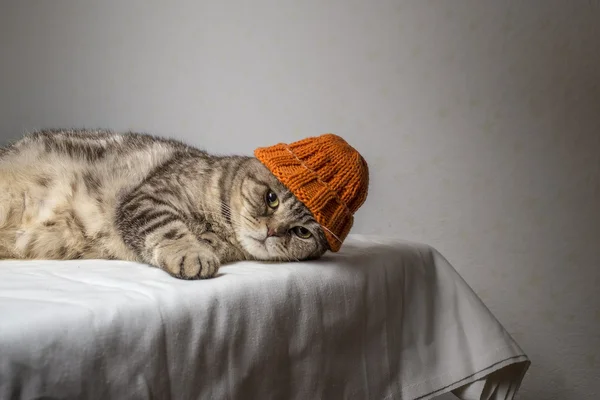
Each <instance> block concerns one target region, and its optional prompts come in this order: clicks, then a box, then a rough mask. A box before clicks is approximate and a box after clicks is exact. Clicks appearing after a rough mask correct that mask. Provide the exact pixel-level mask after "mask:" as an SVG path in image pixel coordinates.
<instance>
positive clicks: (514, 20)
mask: <svg viewBox="0 0 600 400" xmlns="http://www.w3.org/2000/svg"><path fill="white" fill-rule="evenodd" d="M84 3H86V4H84ZM0 13H1V14H0V60H1V61H0V134H1V138H2V141H4V142H5V141H7V140H9V139H14V138H16V137H18V136H19V135H20V134H21V133H22V132H24V131H26V130H32V129H35V128H42V127H71V126H75V127H107V128H112V129H115V130H125V129H133V130H142V131H146V132H150V133H155V134H161V135H172V136H175V137H178V138H181V139H185V140H186V141H188V142H190V143H192V144H195V145H199V146H202V147H205V148H207V149H209V150H212V151H216V152H222V153H250V152H251V151H252V150H253V149H254V147H256V146H262V145H269V144H274V143H276V142H279V141H289V140H295V139H300V138H303V137H305V136H309V135H316V134H320V133H323V132H335V133H338V134H340V135H343V136H345V137H346V138H347V139H348V141H349V142H350V143H352V144H353V145H355V146H356V147H357V148H359V149H360V150H361V151H362V152H363V153H364V156H365V157H366V158H367V160H368V161H369V162H370V165H371V171H372V187H371V192H370V196H369V199H368V201H367V203H366V204H365V206H364V208H362V209H361V210H360V211H359V213H358V215H357V224H356V227H355V232H362V233H375V234H384V235H394V236H398V237H401V238H404V239H407V240H411V241H421V242H426V243H429V244H432V245H434V246H435V247H437V248H438V249H439V250H441V251H442V253H444V254H445V255H446V257H447V258H448V259H449V260H450V261H451V262H452V263H453V264H454V265H455V266H456V268H457V270H458V271H459V272H460V273H461V274H462V275H463V276H464V277H465V279H466V280H467V281H468V282H469V283H470V284H471V285H472V286H473V288H474V289H475V290H476V291H477V293H478V294H479V295H480V296H481V297H482V298H483V300H484V301H485V302H486V303H487V304H488V305H489V307H490V308H491V310H492V311H493V312H494V313H495V314H496V315H497V316H498V318H499V319H500V320H501V322H502V323H503V324H504V325H505V326H506V327H507V329H508V330H509V331H510V332H511V333H512V334H513V335H514V336H515V338H516V339H517V341H518V342H519V343H520V344H521V345H522V346H523V347H524V349H525V350H526V351H527V352H528V354H529V355H530V356H531V358H532V360H533V366H532V368H531V370H530V373H529V374H528V376H527V377H526V379H525V383H524V386H523V388H522V395H521V398H523V399H531V400H539V399H550V400H552V399H556V400H564V399H577V400H579V399H592V398H597V397H598V396H600V391H599V390H600V389H599V383H598V376H599V375H600V367H599V365H600V354H599V352H598V349H600V334H599V332H600V304H599V303H600V294H599V289H598V286H599V285H600V250H599V247H600V183H599V181H600V3H599V2H598V1H589V0H575V1H559V0H547V1H545V0H539V1H535V0H531V1H526V2H507V1H467V0H455V1H423V0H415V1H402V2H400V1H383V0H381V1H367V0H364V1H359V0H350V1H348V0H328V1H323V0H307V1H302V2H300V1H295V2H293V1H284V0H277V1H276V0H256V1H252V2H250V1H243V0H229V1H212V2H207V1H190V2H184V1H171V2H168V3H167V2H160V1H143V2H142V1H133V0H129V1H107V0H104V1H102V2H81V1H64V0H55V1H16V0H14V1H4V2H3V3H2V7H1V11H0Z"/></svg>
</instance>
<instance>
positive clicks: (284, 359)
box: [0, 235, 529, 400]
mask: <svg viewBox="0 0 600 400" xmlns="http://www.w3.org/2000/svg"><path fill="white" fill-rule="evenodd" d="M528 366H529V360H528V358H527V357H526V355H525V354H524V353H523V351H522V350H521V349H520V348H519V346H518V345H517V343H515V341H514V340H513V339H512V338H511V337H510V335H509V334H508V333H507V332H506V331H505V330H504V329H503V327H502V326H501V324H500V323H499V322H498V321H497V320H496V319H495V318H494V316H493V315H492V314H491V313H490V312H489V311H488V309H487V308H486V307H485V306H484V304H483V303H482V302H481V301H480V299H479V298H478V297H477V296H476V295H475V294H474V292H473V291H472V290H471V289H470V288H469V287H468V286H467V284H466V283H465V282H464V281H463V279H462V278H461V277H460V276H459V275H458V274H457V272H456V271H455V270H454V268H452V266H451V265H449V264H448V262H447V261H446V260H445V259H444V258H443V257H442V256H441V255H440V254H439V253H438V252H436V251H435V250H433V249H431V248H430V247H428V246H425V245H419V244H409V243H404V242H399V241H394V240H387V239H386V240H384V239H382V238H373V237H364V236H357V235H351V236H350V237H349V239H348V241H347V242H346V244H345V245H344V246H343V248H342V251H341V252H340V253H337V254H327V255H326V256H325V257H323V258H322V259H320V260H318V261H313V262H305V263H287V264H260V263H252V262H241V263H236V264H233V265H229V266H225V267H222V268H221V270H220V275H219V276H218V277H216V278H214V279H210V280H205V281H181V280H177V279H174V278H171V277H169V276H168V275H167V274H166V273H164V272H162V271H160V270H158V269H155V268H151V267H148V266H145V265H140V264H135V263H128V262H120V261H95V260H87V261H68V262H64V261H29V262H24V261H2V262H0V399H35V398H40V397H44V396H46V397H45V398H54V399H161V400H162V399H167V400H168V399H173V400H175V399H178V400H179V399H261V400H264V399H299V400H300V399H301V400H313V399H328V400H329V399H361V400H362V399H428V398H432V397H435V396H437V395H439V394H442V393H445V392H448V391H451V390H454V389H458V388H461V387H462V388H461V389H458V390H456V391H455V393H457V394H459V395H461V396H462V397H463V398H467V399H471V398H476V399H479V398H485V399H487V398H489V399H511V398H513V396H514V393H515V392H516V391H517V389H518V386H519V384H520V382H521V379H522V377H523V375H524V373H525V371H526V370H527V368H528ZM465 385H466V386H465ZM488 394H489V397H485V396H487V395H488Z"/></svg>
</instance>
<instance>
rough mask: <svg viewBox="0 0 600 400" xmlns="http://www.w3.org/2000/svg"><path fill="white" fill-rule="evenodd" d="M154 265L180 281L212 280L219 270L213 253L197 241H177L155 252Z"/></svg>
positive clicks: (208, 247) (218, 263)
mask: <svg viewBox="0 0 600 400" xmlns="http://www.w3.org/2000/svg"><path fill="white" fill-rule="evenodd" d="M154 258H155V262H156V264H157V265H158V266H159V267H160V268H162V269H164V270H165V271H167V272H168V273H169V274H171V275H173V276H174V277H176V278H180V279H206V278H212V277H213V276H215V275H216V274H217V271H218V270H219V265H220V261H219V258H218V257H217V255H216V254H215V253H214V251H213V250H212V249H211V248H210V246H207V245H206V244H204V243H200V242H198V241H186V240H178V241H174V242H172V243H169V244H166V245H163V246H161V247H159V248H157V249H156V251H155V256H154Z"/></svg>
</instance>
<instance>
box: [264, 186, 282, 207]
mask: <svg viewBox="0 0 600 400" xmlns="http://www.w3.org/2000/svg"><path fill="white" fill-rule="evenodd" d="M265 201H266V202H267V205H268V206H269V207H271V208H273V209H275V208H277V206H278V205H279V199H278V198H277V195H276V194H275V193H274V192H273V191H272V190H269V191H268V192H267V194H266V195H265Z"/></svg>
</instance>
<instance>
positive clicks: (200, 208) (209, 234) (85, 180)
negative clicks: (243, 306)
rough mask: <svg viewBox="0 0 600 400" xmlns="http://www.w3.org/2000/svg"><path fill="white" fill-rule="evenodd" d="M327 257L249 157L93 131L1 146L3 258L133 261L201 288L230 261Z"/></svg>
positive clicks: (318, 234)
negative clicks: (270, 200)
mask: <svg viewBox="0 0 600 400" xmlns="http://www.w3.org/2000/svg"><path fill="white" fill-rule="evenodd" d="M269 190H270V191H273V192H274V193H275V194H276V195H277V197H278V201H279V205H278V206H277V207H275V208H271V207H269V206H268V205H267V201H266V200H265V195H266V193H267V192H268V191H269ZM298 226H302V227H305V228H306V229H308V230H309V231H310V233H311V234H312V235H311V236H310V237H309V238H302V237H300V236H299V235H297V234H294V228H295V227H298ZM327 249H328V245H327V241H326V239H325V236H324V234H323V231H322V230H321V227H320V226H319V224H318V223H317V222H316V221H315V219H314V218H313V216H312V214H311V213H310V212H309V210H308V209H307V208H306V207H305V206H304V205H303V204H302V203H301V202H300V201H298V200H297V199H296V198H295V197H294V196H293V195H292V193H291V192H290V191H289V190H288V189H287V188H286V187H285V186H283V185H282V184H281V183H280V182H279V181H278V180H277V179H276V178H275V177H274V176H273V174H271V172H270V171H269V170H268V169H267V168H266V167H264V166H263V165H262V164H261V163H260V161H258V160H257V159H256V158H254V157H241V156H231V157H220V156H215V155H210V154H208V153H206V152H204V151H201V150H198V149H196V148H193V147H190V146H187V145H185V144H183V143H181V142H178V141H175V140H169V139H161V138H156V137H152V136H149V135H143V134H136V133H127V134H116V133H111V132H107V131H90V130H46V131H38V132H34V133H31V134H28V135H26V136H25V137H24V138H22V139H21V140H19V141H18V142H16V143H14V144H12V145H10V146H8V147H5V148H0V259H8V258H13V259H15V258H16V259H77V258H94V259H120V260H131V261H138V262H145V263H148V264H151V265H154V266H157V267H160V268H162V269H164V270H165V271H167V272H168V273H170V274H171V275H173V276H175V277H178V278H183V279H198V278H208V277H212V276H214V275H215V274H216V272H217V270H218V268H219V266H220V265H221V264H223V263H227V262H231V261H237V260H274V261H275V260H285V261H293V260H303V259H310V258H317V257H319V256H320V255H322V254H323V253H324V252H325V251H326V250H327Z"/></svg>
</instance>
